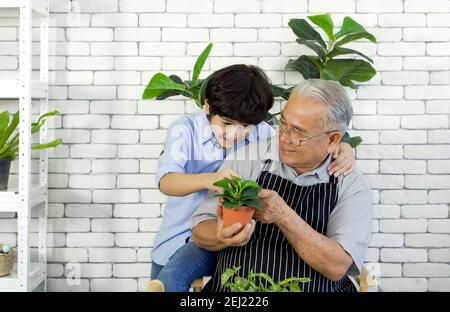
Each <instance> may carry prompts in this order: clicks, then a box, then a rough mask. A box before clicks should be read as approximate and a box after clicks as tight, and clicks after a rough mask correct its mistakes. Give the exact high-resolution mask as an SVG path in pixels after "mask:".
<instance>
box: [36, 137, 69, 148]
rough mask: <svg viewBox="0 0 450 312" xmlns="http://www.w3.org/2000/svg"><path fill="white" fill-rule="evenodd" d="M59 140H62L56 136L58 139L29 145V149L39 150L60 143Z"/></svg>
mask: <svg viewBox="0 0 450 312" xmlns="http://www.w3.org/2000/svg"><path fill="white" fill-rule="evenodd" d="M61 142H62V140H61V139H59V138H58V139H55V140H53V141H51V142H48V143H43V144H38V145H33V146H32V147H31V149H34V150H39V149H44V148H50V147H56V146H58V145H59V144H61Z"/></svg>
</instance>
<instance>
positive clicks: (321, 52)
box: [296, 39, 326, 60]
mask: <svg viewBox="0 0 450 312" xmlns="http://www.w3.org/2000/svg"><path fill="white" fill-rule="evenodd" d="M296 41H297V43H298V44H304V45H305V46H307V47H308V48H310V49H311V50H313V51H314V52H316V54H317V55H318V56H319V57H320V59H321V60H325V55H326V50H325V49H324V48H322V47H321V46H320V45H318V44H316V43H314V41H311V40H302V39H297V40H296Z"/></svg>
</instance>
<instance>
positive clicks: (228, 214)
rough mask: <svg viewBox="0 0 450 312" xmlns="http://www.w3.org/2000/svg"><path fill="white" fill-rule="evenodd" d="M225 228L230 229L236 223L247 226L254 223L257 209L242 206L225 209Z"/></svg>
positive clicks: (223, 209)
mask: <svg viewBox="0 0 450 312" xmlns="http://www.w3.org/2000/svg"><path fill="white" fill-rule="evenodd" d="M222 211H223V226H224V227H229V226H231V225H233V224H235V223H241V224H242V225H246V224H247V223H250V222H251V221H252V217H253V213H254V212H255V208H253V207H248V206H241V207H239V208H232V209H230V208H223V207H222Z"/></svg>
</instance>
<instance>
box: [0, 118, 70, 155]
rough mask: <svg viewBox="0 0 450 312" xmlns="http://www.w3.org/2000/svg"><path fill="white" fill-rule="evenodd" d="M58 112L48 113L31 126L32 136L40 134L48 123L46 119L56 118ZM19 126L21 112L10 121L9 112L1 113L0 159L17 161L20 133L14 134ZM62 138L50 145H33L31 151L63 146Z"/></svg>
mask: <svg viewBox="0 0 450 312" xmlns="http://www.w3.org/2000/svg"><path fill="white" fill-rule="evenodd" d="M57 114H58V111H53V112H48V113H46V114H43V115H42V116H40V117H39V119H38V121H37V122H33V123H32V124H31V134H34V133H36V132H39V130H40V129H41V127H42V126H43V125H44V124H45V122H46V117H51V116H55V115H57ZM18 125H19V112H18V111H17V112H16V113H15V114H14V116H13V118H12V119H11V120H10V117H9V112H8V111H4V112H2V113H0V159H10V160H13V159H16V158H17V156H18V155H19V132H16V133H15V135H14V136H13V137H11V136H12V134H13V132H14V130H16V128H17V126H18ZM61 142H62V140H61V139H60V138H58V139H55V140H53V141H51V142H48V143H42V144H36V145H32V146H31V149H33V150H39V149H45V148H51V147H56V146H58V145H59V144H61Z"/></svg>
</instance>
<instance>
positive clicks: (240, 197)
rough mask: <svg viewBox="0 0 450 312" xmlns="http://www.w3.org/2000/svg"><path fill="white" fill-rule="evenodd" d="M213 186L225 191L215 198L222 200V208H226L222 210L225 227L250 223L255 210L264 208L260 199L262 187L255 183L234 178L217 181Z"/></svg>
mask: <svg viewBox="0 0 450 312" xmlns="http://www.w3.org/2000/svg"><path fill="white" fill-rule="evenodd" d="M213 185H214V186H218V187H221V188H222V189H223V193H221V194H216V195H214V196H215V197H219V198H221V206H222V207H223V208H225V209H223V210H222V211H223V225H224V226H225V227H228V226H230V225H232V224H234V223H241V224H242V225H245V224H247V223H250V221H251V220H252V217H253V213H254V211H255V208H256V209H261V208H262V203H261V201H260V199H259V197H258V194H259V192H260V191H261V186H259V185H258V183H256V182H254V181H249V180H241V178H239V177H232V178H231V179H229V178H225V179H222V180H219V181H216V182H215V183H214V184H213Z"/></svg>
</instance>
